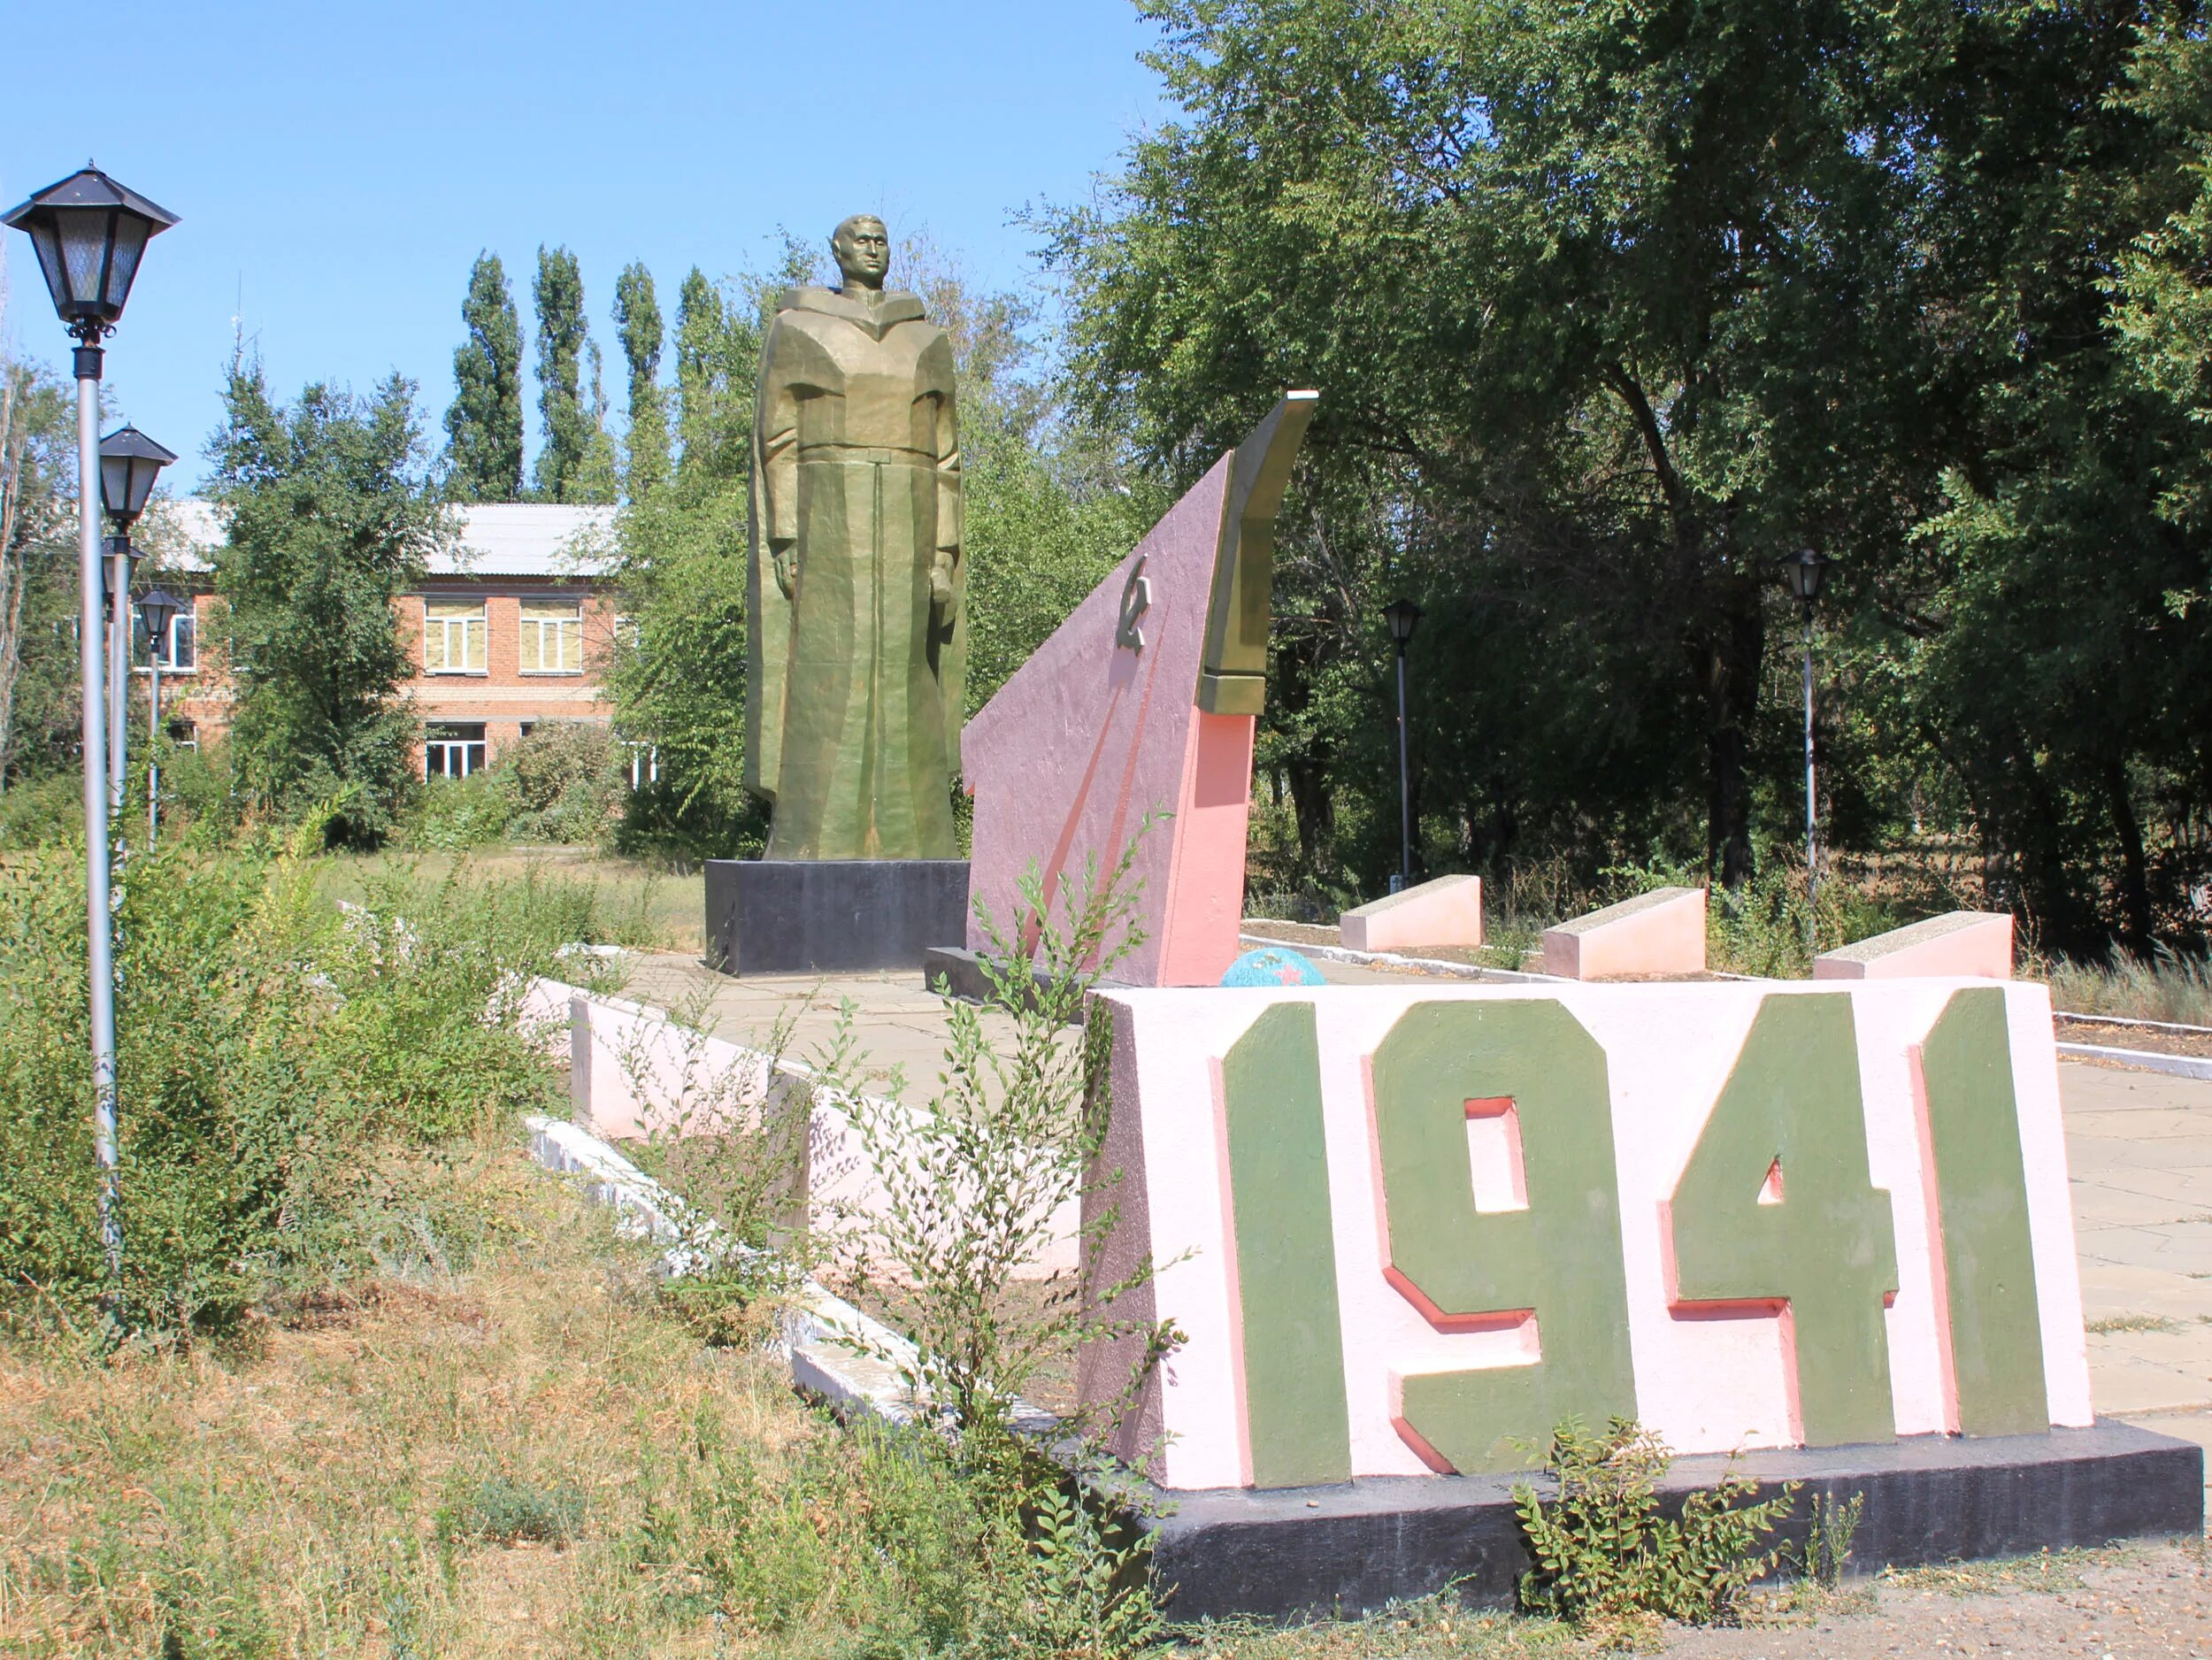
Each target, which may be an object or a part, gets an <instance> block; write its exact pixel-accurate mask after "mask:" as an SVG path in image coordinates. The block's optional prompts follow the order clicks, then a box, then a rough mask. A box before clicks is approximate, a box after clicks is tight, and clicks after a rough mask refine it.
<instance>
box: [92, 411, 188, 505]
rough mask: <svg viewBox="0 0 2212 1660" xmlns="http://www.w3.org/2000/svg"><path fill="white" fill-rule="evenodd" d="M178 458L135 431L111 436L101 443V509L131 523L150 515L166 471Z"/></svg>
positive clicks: (128, 428) (130, 430)
mask: <svg viewBox="0 0 2212 1660" xmlns="http://www.w3.org/2000/svg"><path fill="white" fill-rule="evenodd" d="M176 458H177V457H176V455H175V453H174V452H173V451H171V450H165V449H163V448H162V447H161V446H160V445H159V444H157V443H156V442H154V441H153V440H152V439H150V438H149V437H147V436H146V434H144V433H142V432H140V431H139V430H138V428H137V427H124V428H123V429H122V430H121V431H120V432H114V433H110V434H108V435H107V436H106V437H105V438H103V439H102V440H100V505H101V506H103V507H104V508H105V509H107V511H108V516H109V517H110V518H111V519H120V520H122V522H123V523H125V524H129V523H131V522H132V521H133V520H134V519H137V517H138V516H139V515H140V514H141V513H142V512H144V511H146V498H147V497H148V496H151V495H152V494H153V493H154V480H156V479H157V478H158V477H159V476H160V475H161V470H162V468H164V467H165V466H167V465H169V464H170V463H171V462H172V461H174V460H175V459H176Z"/></svg>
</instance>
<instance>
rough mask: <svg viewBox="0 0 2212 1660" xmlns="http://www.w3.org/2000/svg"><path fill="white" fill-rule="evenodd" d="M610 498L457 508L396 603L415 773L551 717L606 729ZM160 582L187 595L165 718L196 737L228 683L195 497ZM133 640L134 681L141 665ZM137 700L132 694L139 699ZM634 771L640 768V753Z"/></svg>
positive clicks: (181, 507) (490, 757) (220, 719)
mask: <svg viewBox="0 0 2212 1660" xmlns="http://www.w3.org/2000/svg"><path fill="white" fill-rule="evenodd" d="M456 511H457V518H458V520H459V527H460V535H459V539H458V545H457V547H456V548H455V549H452V550H451V551H449V552H446V553H442V554H440V555H438V556H437V557H435V558H434V559H433V560H432V562H431V568H430V570H429V572H428V573H427V574H426V577H425V579H424V580H423V583H422V585H421V587H420V588H418V589H417V590H416V591H415V592H413V593H411V594H408V595H406V596H403V597H402V598H400V599H398V600H397V601H396V602H395V603H394V607H393V609H394V611H395V614H396V620H397V623H398V626H399V635H400V639H401V642H403V646H404V648H405V649H406V651H407V653H408V655H409V657H410V658H411V661H412V663H413V665H414V674H413V677H412V678H411V680H408V681H407V682H406V684H405V686H404V687H403V696H405V697H406V699H407V701H408V703H410V704H411V706H412V708H413V710H414V711H415V714H416V717H417V719H419V722H420V723H421V724H420V732H421V736H420V740H419V751H418V754H417V757H416V765H417V770H418V772H419V773H420V774H421V775H423V776H425V777H429V778H458V777H465V776H466V775H467V774H469V773H471V772H480V771H482V770H483V769H484V768H485V767H487V766H489V765H494V764H495V762H496V761H497V759H498V757H499V754H500V751H501V750H502V749H504V748H506V746H508V745H509V744H511V743H513V742H515V741H516V740H517V739H518V738H520V737H521V736H523V735H524V734H526V733H528V732H529V731H530V730H531V729H532V728H533V727H534V726H538V725H540V724H541V723H544V722H550V721H581V722H585V723H588V724H592V725H597V726H605V725H607V724H608V722H609V720H610V719H611V713H612V710H611V703H610V702H609V700H608V698H607V696H606V693H605V689H604V683H603V682H604V677H605V672H606V667H607V665H608V663H609V661H610V660H611V654H612V649H613V646H614V642H615V639H616V635H617V633H618V630H619V628H620V627H621V626H622V619H621V618H620V616H619V614H618V609H617V604H616V600H615V596H614V593H613V588H612V581H611V578H612V574H613V571H614V564H615V561H614V556H613V527H614V511H615V510H614V509H612V508H611V507H562V506H543V505H540V504H537V503H480V504H476V505H472V506H466V507H462V508H459V509H457V510H456ZM165 518H166V521H167V523H166V525H165V530H166V532H167V534H166V535H165V537H163V538H161V540H163V541H165V542H166V544H167V545H166V553H165V557H160V558H159V560H158V565H159V569H158V572H157V580H159V581H161V582H163V583H165V585H167V586H168V587H169V588H172V589H173V590H175V591H176V592H177V594H178V596H179V597H180V598H184V597H187V595H186V592H185V590H186V589H189V590H190V592H189V598H190V600H191V603H190V604H189V605H188V607H186V608H185V609H184V610H182V611H179V612H178V613H177V616H176V618H175V619H174V620H173V622H172V623H171V624H170V626H169V629H168V638H167V639H165V640H164V641H161V642H156V643H157V648H158V652H157V655H158V657H159V659H160V664H161V703H162V715H163V719H164V724H165V726H167V727H168V729H169V731H170V734H171V735H172V736H173V738H175V739H176V740H177V741H178V742H183V743H190V744H194V745H196V744H198V743H200V742H210V741H213V740H216V739H219V738H220V737H221V736H222V734H224V733H225V732H227V730H228V729H229V726H230V721H231V711H232V704H233V701H234V688H233V687H232V684H231V680H230V677H229V675H228V674H227V672H225V665H224V664H223V663H222V662H221V661H220V653H219V651H216V650H211V649H208V642H211V640H212V639H214V638H216V637H218V636H219V630H215V629H214V628H213V627H212V626H211V625H212V622H213V619H214V616H215V613H216V611H217V608H218V607H219V605H220V603H221V602H220V600H219V599H218V598H217V597H216V595H215V593H214V589H213V583H212V576H213V572H214V563H215V554H216V551H217V550H218V549H219V548H220V547H221V546H222V542H223V526H222V521H221V518H220V516H219V511H218V510H217V509H215V508H214V507H213V506H211V504H209V503H204V502H196V501H188V502H180V503H173V504H171V505H170V506H169V508H168V510H167V512H166V515H165ZM142 632H143V631H141V634H142ZM137 661H138V664H139V665H140V666H139V668H138V671H137V679H138V681H139V684H140V686H141V688H145V682H146V680H147V678H148V677H149V675H150V672H151V670H150V664H149V662H148V658H147V655H146V650H145V642H144V640H143V638H141V641H140V651H139V653H138V657H137ZM144 695H145V690H144V689H142V692H141V696H144ZM633 762H634V765H633V766H632V771H633V772H639V773H640V774H641V777H640V778H639V779H636V780H633V781H634V782H641V781H643V779H642V775H643V774H645V773H648V772H650V770H651V768H652V765H653V763H652V759H651V757H650V756H649V754H648V753H646V752H643V751H641V752H640V753H639V754H638V755H636V756H634V757H633Z"/></svg>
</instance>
